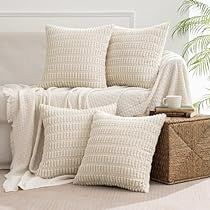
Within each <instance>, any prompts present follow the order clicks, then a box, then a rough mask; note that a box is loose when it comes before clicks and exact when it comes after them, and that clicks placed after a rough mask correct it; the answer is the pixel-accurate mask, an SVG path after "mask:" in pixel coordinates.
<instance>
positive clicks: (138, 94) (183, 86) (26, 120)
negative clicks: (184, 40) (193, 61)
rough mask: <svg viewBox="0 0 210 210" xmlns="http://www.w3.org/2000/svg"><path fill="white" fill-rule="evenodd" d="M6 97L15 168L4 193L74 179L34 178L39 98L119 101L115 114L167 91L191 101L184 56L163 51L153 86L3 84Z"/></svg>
mask: <svg viewBox="0 0 210 210" xmlns="http://www.w3.org/2000/svg"><path fill="white" fill-rule="evenodd" d="M3 91H4V93H5V94H6V96H7V97H8V100H7V119H8V122H9V123H11V124H12V132H11V150H12V156H13V158H12V163H11V170H10V172H9V173H8V174H7V175H6V181H5V183H4V185H3V187H4V189H5V191H6V192H8V191H17V190H18V187H20V188H22V189H32V188H38V187H44V186H54V185H60V184H66V183H70V182H72V179H73V178H74V177H71V176H68V175H65V176H60V177H56V178H53V179H43V178H40V177H36V176H35V175H34V173H35V172H36V170H37V168H38V166H39V163H40V160H41V157H42V148H43V142H44V137H43V126H42V121H41V119H40V115H39V105H40V104H41V103H44V104H48V105H53V106H58V107H67V108H75V109H84V108H91V107H97V106H104V105H108V104H111V103H115V102H116V103H117V106H118V107H117V114H118V115H121V116H142V115H145V114H148V112H149V110H154V108H155V106H159V105H160V104H161V101H162V99H163V98H164V97H165V96H166V95H171V94H176V95H181V96H182V105H191V96H190V90H189V84H188V75H187V68H186V65H185V62H184V60H183V59H182V58H181V57H180V56H178V55H176V54H174V53H171V52H167V53H165V54H164V56H163V59H162V63H161V66H160V68H159V73H158V75H157V80H156V82H155V84H154V86H153V88H152V89H151V90H147V89H142V88H127V87H109V88H105V89H91V88H74V89H69V88H49V89H48V90H44V89H42V88H37V87H29V86H25V85H5V87H4V89H3Z"/></svg>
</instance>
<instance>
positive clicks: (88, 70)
mask: <svg viewBox="0 0 210 210" xmlns="http://www.w3.org/2000/svg"><path fill="white" fill-rule="evenodd" d="M112 28H113V26H112V25H106V26H101V27H95V28H88V29H70V28H64V27H58V26H47V27H46V36H47V54H46V65H45V72H44V74H43V77H42V81H41V86H42V87H44V88H48V87H52V86H54V87H93V88H94V87H95V88H101V87H106V76H105V60H106V54H107V48H108V44H109V40H110V37H111V32H112Z"/></svg>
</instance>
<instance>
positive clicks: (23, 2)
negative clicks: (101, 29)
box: [0, 0, 184, 53]
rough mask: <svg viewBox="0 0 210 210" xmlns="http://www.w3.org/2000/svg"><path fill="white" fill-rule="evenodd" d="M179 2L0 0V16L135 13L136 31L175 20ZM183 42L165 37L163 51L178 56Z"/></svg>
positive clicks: (156, 0)
mask: <svg viewBox="0 0 210 210" xmlns="http://www.w3.org/2000/svg"><path fill="white" fill-rule="evenodd" d="M182 1H183V0H0V12H30V11H33V12H39V11H44V12H46V11H51V12H52V11H53V12H54V11H55V12H57V11H58V12H62V11H66V12H71V11H74V12H75V11H76V12H78V11H79V12H80V11H116V10H123V11H125V10H133V11H136V27H146V26H150V25H153V24H159V23H162V22H170V24H171V28H172V27H174V25H175V24H176V23H177V21H178V20H179V19H178V17H179V15H178V14H177V9H178V7H179V5H180V4H181V3H182ZM183 41H184V40H180V39H177V38H176V39H174V40H172V39H171V31H170V33H169V36H168V41H167V45H166V48H167V49H170V50H173V51H175V52H178V53H180V52H181V48H182V46H183V43H184V42H183Z"/></svg>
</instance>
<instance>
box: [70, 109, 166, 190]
mask: <svg viewBox="0 0 210 210" xmlns="http://www.w3.org/2000/svg"><path fill="white" fill-rule="evenodd" d="M165 117H166V116H165V114H160V115H156V116H151V117H136V118H132V117H119V116H114V115H110V114H106V113H102V112H97V113H96V114H95V115H94V117H93V123H92V126H91V133H90V138H89V140H88V144H87V148H86V150H85V154H84V157H83V160H82V163H81V166H80V167H79V170H78V173H77V175H76V177H75V179H74V182H73V183H74V184H81V185H108V186H118V187H121V188H125V189H129V190H132V191H140V192H148V191H149V179H150V170H151V163H152V157H153V154H154V152H155V146H156V143H157V140H158V137H159V134H160V131H161V128H162V126H163V123H164V120H165Z"/></svg>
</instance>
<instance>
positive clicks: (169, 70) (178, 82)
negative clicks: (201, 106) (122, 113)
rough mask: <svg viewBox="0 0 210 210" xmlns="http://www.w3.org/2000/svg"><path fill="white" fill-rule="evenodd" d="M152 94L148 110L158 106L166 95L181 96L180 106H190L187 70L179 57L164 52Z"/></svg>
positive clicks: (183, 61)
mask: <svg viewBox="0 0 210 210" xmlns="http://www.w3.org/2000/svg"><path fill="white" fill-rule="evenodd" d="M152 92H153V94H154V95H153V99H152V100H151V103H150V106H149V109H150V110H154V108H155V107H156V106H160V105H161V104H162V99H163V98H164V97H165V96H167V95H181V96H182V106H191V105H192V100H191V93H190V85H189V76H188V69H187V65H186V62H185V60H184V59H183V58H182V57H181V56H180V55H178V54H176V53H173V52H170V51H164V53H163V56H162V61H161V64H160V66H159V73H158V75H157V80H156V82H155V84H154V87H153V89H152Z"/></svg>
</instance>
